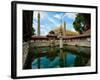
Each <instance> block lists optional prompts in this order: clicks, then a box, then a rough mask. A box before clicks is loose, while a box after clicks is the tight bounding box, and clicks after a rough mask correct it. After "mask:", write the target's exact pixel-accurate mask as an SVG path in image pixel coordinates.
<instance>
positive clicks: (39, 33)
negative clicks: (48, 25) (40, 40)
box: [37, 13, 40, 36]
mask: <svg viewBox="0 0 100 80" xmlns="http://www.w3.org/2000/svg"><path fill="white" fill-rule="evenodd" d="M37 32H38V36H40V13H38V31H37Z"/></svg>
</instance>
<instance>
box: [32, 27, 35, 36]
mask: <svg viewBox="0 0 100 80" xmlns="http://www.w3.org/2000/svg"><path fill="white" fill-rule="evenodd" d="M32 35H35V29H34V28H33V27H32Z"/></svg>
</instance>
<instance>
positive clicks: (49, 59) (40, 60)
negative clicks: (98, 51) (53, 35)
mask: <svg viewBox="0 0 100 80" xmlns="http://www.w3.org/2000/svg"><path fill="white" fill-rule="evenodd" d="M89 49H90V48H89ZM40 50H41V51H43V52H44V53H41V55H40V54H38V51H37V55H40V56H38V57H34V60H33V61H32V65H31V66H32V69H37V68H60V67H78V66H87V65H86V64H87V63H88V60H90V58H89V57H87V56H83V55H80V53H79V54H78V53H75V52H73V51H71V50H67V49H65V50H63V49H59V48H58V47H57V48H40ZM79 50H80V48H79ZM35 52H36V51H34V52H33V53H34V54H35V56H36V53H35ZM84 55H85V54H84Z"/></svg>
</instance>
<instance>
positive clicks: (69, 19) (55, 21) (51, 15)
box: [33, 11, 77, 36]
mask: <svg viewBox="0 0 100 80" xmlns="http://www.w3.org/2000/svg"><path fill="white" fill-rule="evenodd" d="M38 13H40V27H41V30H40V31H41V32H40V33H41V35H43V36H44V35H47V34H48V32H50V31H51V30H52V29H55V28H57V27H59V26H60V25H61V23H62V22H64V21H65V22H66V29H67V30H71V31H75V30H74V28H73V21H74V20H75V17H76V15H77V13H67V12H48V11H34V13H33V27H34V29H35V33H36V34H37V22H38V21H37V14H38Z"/></svg>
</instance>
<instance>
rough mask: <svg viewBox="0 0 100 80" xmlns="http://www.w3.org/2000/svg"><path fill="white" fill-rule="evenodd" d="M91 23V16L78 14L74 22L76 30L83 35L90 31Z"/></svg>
mask: <svg viewBox="0 0 100 80" xmlns="http://www.w3.org/2000/svg"><path fill="white" fill-rule="evenodd" d="M90 21H91V20H90V14H82V13H79V14H77V17H76V18H75V21H74V22H73V25H74V28H75V30H76V31H78V32H79V33H80V34H82V33H83V32H85V31H86V30H88V29H90V23H91V22H90Z"/></svg>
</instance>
